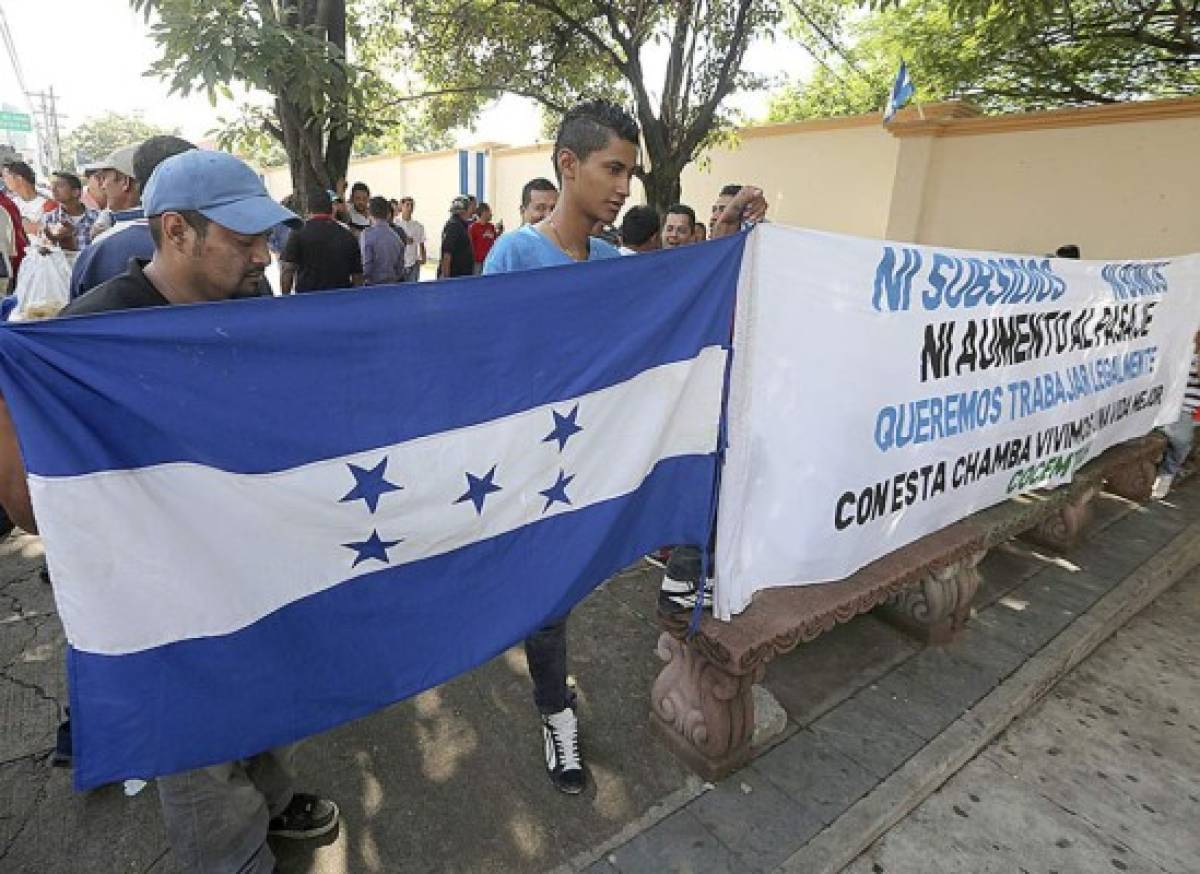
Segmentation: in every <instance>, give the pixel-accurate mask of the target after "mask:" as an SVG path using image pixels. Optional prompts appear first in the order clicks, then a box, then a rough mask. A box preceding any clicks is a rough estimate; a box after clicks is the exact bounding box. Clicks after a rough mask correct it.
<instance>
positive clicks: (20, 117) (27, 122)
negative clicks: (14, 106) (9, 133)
mask: <svg viewBox="0 0 1200 874" xmlns="http://www.w3.org/2000/svg"><path fill="white" fill-rule="evenodd" d="M0 130H14V131H31V130H33V120H32V119H31V118H30V117H29V116H28V115H26V114H25V113H23V112H0Z"/></svg>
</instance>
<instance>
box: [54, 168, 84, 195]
mask: <svg viewBox="0 0 1200 874" xmlns="http://www.w3.org/2000/svg"><path fill="white" fill-rule="evenodd" d="M54 175H55V176H57V177H58V178H59V179H61V180H62V181H63V182H65V183H67V184H68V185H70V186H71V187H72V188H74V189H75V190H76V191H82V190H83V183H82V182H80V181H79V177H78V176H76V175H75V174H74V173H68V172H67V171H66V170H56V171H55V172H54Z"/></svg>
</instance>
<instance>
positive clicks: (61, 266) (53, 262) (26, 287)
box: [10, 247, 71, 322]
mask: <svg viewBox="0 0 1200 874" xmlns="http://www.w3.org/2000/svg"><path fill="white" fill-rule="evenodd" d="M70 299H71V265H70V264H69V263H68V262H67V256H66V255H64V254H63V251H62V249H40V248H37V247H30V248H29V249H27V250H26V252H25V260H24V261H22V262H21V275H20V276H19V277H18V282H17V307H16V309H15V310H13V314H12V316H11V317H10V321H14V322H28V321H32V320H34V319H49V318H51V317H53V316H56V315H58V311H59V310H61V309H62V308H63V307H65V306H66V305H67V303H68V302H69V301H70Z"/></svg>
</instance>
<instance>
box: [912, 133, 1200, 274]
mask: <svg viewBox="0 0 1200 874" xmlns="http://www.w3.org/2000/svg"><path fill="white" fill-rule="evenodd" d="M1198 155H1200V118H1198V117H1191V118H1167V119H1156V120H1151V121H1141V122H1126V123H1122V124H1097V125H1090V126H1087V127H1070V128H1059V129H1053V128H1051V129H1034V130H1022V131H1012V132H1004V133H992V134H981V135H976V136H954V137H944V138H939V139H937V140H935V141H934V144H933V156H932V160H931V161H930V165H929V176H928V180H927V183H926V188H925V197H924V203H923V206H922V210H921V220H920V225H919V226H920V232H919V238H918V239H919V242H922V243H931V244H935V245H943V246H958V247H962V248H974V249H996V250H1003V251H1012V252H1030V253H1044V252H1049V251H1053V250H1054V249H1055V248H1056V247H1057V246H1059V245H1061V244H1063V243H1078V244H1079V246H1080V248H1081V249H1082V250H1083V256H1084V257H1085V258H1097V259H1110V258H1153V257H1158V256H1161V255H1179V254H1184V253H1189V252H1200V172H1197V170H1196V166H1197V156H1198Z"/></svg>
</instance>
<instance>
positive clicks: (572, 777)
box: [483, 100, 639, 795]
mask: <svg viewBox="0 0 1200 874" xmlns="http://www.w3.org/2000/svg"><path fill="white" fill-rule="evenodd" d="M638 134H639V131H638V125H637V122H636V121H634V120H633V119H632V118H631V117H630V116H629V114H628V113H626V112H625V111H624V110H623V109H621V108H620V107H618V106H615V105H613V104H611V103H608V102H607V101H603V100H593V101H588V102H586V103H581V104H579V105H578V106H575V107H574V108H573V109H571V110H569V111H568V112H567V114H566V115H565V116H563V120H562V124H561V125H560V126H559V129H558V137H557V138H556V140H555V143H554V154H553V161H554V172H555V173H556V174H557V176H558V181H559V185H560V186H561V188H562V193H561V194H560V195H559V198H558V203H557V204H556V205H555V207H554V209H553V210H552V211H551V212H550V214H549V215H548V216H546V218H544V219H542V220H541V221H539V222H537V223H536V224H532V225H524V226H523V227H521V228H520V229H518V230H516V231H513V232H512V233H509V234H504V235H503V236H502V237H500V238H499V239H498V240H497V241H496V244H495V245H494V246H493V247H492V250H491V252H490V253H489V254H488V257H487V261H485V262H484V265H483V273H484V274H485V275H486V274H489V273H508V272H511V271H514V270H531V269H534V268H537V267H552V266H555V265H560V264H573V263H575V262H577V261H598V260H600V259H601V258H619V257H620V253H619V252H618V251H617V249H616V248H615V247H613V246H611V245H610V244H608V243H606V242H604V241H603V240H601V239H598V238H596V237H593V236H591V229H592V228H593V227H594V226H595V225H596V224H597V223H601V224H605V225H607V224H612V223H613V221H615V220H616V217H617V213H619V212H620V211H621V207H622V206H624V205H625V200H626V198H628V197H629V185H630V181H631V179H632V178H633V171H634V168H635V167H636V165H637V157H638ZM566 632H567V617H566V616H563V617H561V618H559V619H557V620H556V621H554V622H552V623H551V624H550V625H547V626H546V627H545V628H543V629H541V630H540V631H538V632H536V633H535V634H534V635H533V636H531V637H529V638H528V639H527V640H526V641H525V655H526V657H527V659H528V661H529V675H530V677H531V678H532V679H533V687H534V691H533V697H534V701H535V703H536V704H537V707H538V710H539V711H541V714H542V740H543V746H544V749H545V753H546V770H547V771H549V773H550V779H551V780H553V781H554V785H555V786H556V787H557V788H558V789H560V790H561V791H563V792H566V793H568V794H570V795H574V794H577V793H579V792H582V791H583V788H584V786H585V785H586V783H587V779H586V777H585V775H584V770H583V759H582V757H581V754H580V749H579V726H578V722H577V721H576V718H575V707H574V704H575V701H574V697H575V696H574V695H573V694H572V693H571V692H570V691H569V690H568V689H567V636H566Z"/></svg>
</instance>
